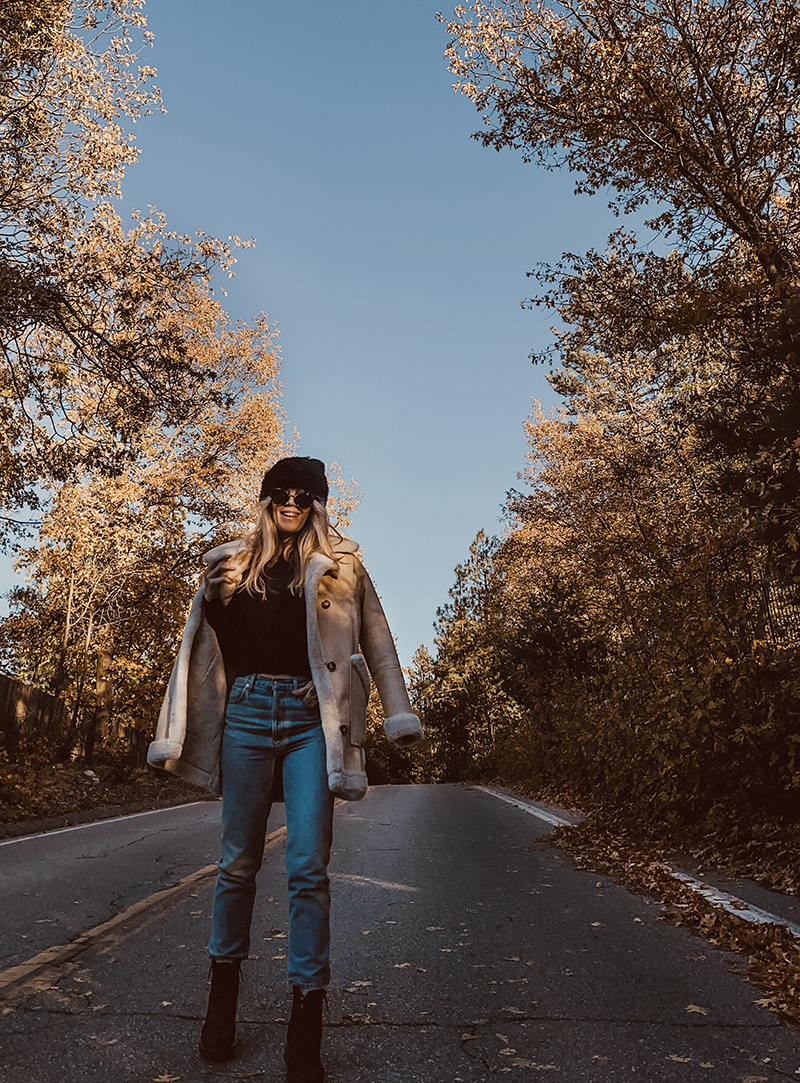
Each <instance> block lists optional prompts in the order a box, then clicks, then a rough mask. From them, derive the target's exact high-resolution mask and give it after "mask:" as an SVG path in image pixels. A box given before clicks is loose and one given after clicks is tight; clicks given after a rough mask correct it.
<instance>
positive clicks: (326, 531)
mask: <svg viewBox="0 0 800 1083" xmlns="http://www.w3.org/2000/svg"><path fill="white" fill-rule="evenodd" d="M258 507H259V513H258V519H257V521H256V524H255V526H254V527H253V529H252V530H251V531H250V533H249V534H248V535H247V537H246V541H245V548H244V550H243V557H244V563H245V572H244V576H243V578H242V582H241V583H240V584H239V587H238V588H237V589H238V590H246V591H247V592H248V594H255V595H258V596H259V597H261V598H266V596H267V594H268V590H267V582H266V576H265V575H264V572H268V571H269V569H270V568H272V567H274V566H275V564H277V562H278V561H279V560H280V558H281V557H284V559H285V560H286V562H287V563H288V565H289V566H290V568H291V569H292V571H293V573H294V574H293V575H292V578H291V581H290V583H289V590H290V591H291V592H292V594H297V595H301V594H302V593H303V588H304V584H305V578H306V569H307V568H308V562H309V560H310V559H311V555H312V554H313V553H317V552H320V553H324V554H325V556H326V557H330V558H331V560H334V561H336V557H335V556H334V552H333V546H332V545H331V539H333V540H334V541H341V540H342V536H341V534H340V533H339V531H338V530H337V529H336V528H335V527H334V526H332V525H331V523H330V520H329V519H328V513H327V511H326V510H325V505H324V504H323V503H322V501H321V500H316V499H315V500H314V503H313V504H312V505H311V514H310V515H309V517H308V519H306V522H305V525H304V526H303V529H302V530H301V531H300V532H299V533H298V534H291V535H288V536H287V537H285V538H281V535H280V533H279V531H278V528H277V526H276V525H275V520H274V519H273V517H272V510H271V509H272V500H271V499H270V498H269V497H266V498H265V499H264V500H259V502H258ZM337 564H338V561H337Z"/></svg>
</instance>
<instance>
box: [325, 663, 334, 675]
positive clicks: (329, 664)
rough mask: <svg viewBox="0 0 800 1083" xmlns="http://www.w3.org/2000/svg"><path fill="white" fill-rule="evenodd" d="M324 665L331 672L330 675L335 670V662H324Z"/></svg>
mask: <svg viewBox="0 0 800 1083" xmlns="http://www.w3.org/2000/svg"><path fill="white" fill-rule="evenodd" d="M325 665H326V666H327V668H328V669H329V670H330V671H331V673H333V671H334V670H335V669H336V663H335V662H326V663H325Z"/></svg>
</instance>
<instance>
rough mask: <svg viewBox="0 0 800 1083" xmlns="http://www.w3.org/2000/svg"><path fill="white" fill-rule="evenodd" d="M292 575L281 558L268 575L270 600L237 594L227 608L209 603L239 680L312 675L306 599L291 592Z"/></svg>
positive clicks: (229, 666) (208, 610) (224, 653)
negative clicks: (264, 675) (269, 675)
mask: <svg viewBox="0 0 800 1083" xmlns="http://www.w3.org/2000/svg"><path fill="white" fill-rule="evenodd" d="M292 574H293V572H292V569H291V567H290V566H289V564H288V563H287V562H286V561H285V560H284V559H283V558H281V559H280V560H279V561H278V562H277V564H275V565H274V566H273V567H272V568H270V569H269V571H268V573H267V574H266V575H265V577H264V578H265V580H266V584H267V596H266V598H262V597H261V596H260V595H258V594H250V593H249V592H248V591H246V590H237V591H236V593H235V594H234V595H233V597H232V598H231V600H230V601H229V602H228V604H227V605H223V604H222V602H220V601H214V602H209V601H208V600H206V601H205V602H204V603H203V609H204V612H205V615H206V619H207V620H208V623H209V624H210V625H211V627H212V628H213V629H214V632H215V633H216V636H217V642H218V643H219V647H220V650H221V651H222V657H223V658H224V660H225V666H226V668H227V669H228V670H229V671H232V674H233V676H234V677H246V676H247V675H248V674H250V673H272V674H275V675H278V674H286V675H288V676H292V677H310V676H311V669H310V667H309V664H308V640H307V638H306V605H305V598H304V597H303V596H302V595H300V596H299V597H298V596H297V595H295V594H291V593H290V591H289V583H290V581H291V578H292Z"/></svg>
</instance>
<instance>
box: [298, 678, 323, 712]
mask: <svg viewBox="0 0 800 1083" xmlns="http://www.w3.org/2000/svg"><path fill="white" fill-rule="evenodd" d="M297 694H298V696H299V697H300V699H301V700H302V701H303V703H305V705H306V707H318V706H319V698H318V696H317V690H316V688H315V687H314V682H313V681H309V682H308V684H304V685H303V687H302V688H298V689H297Z"/></svg>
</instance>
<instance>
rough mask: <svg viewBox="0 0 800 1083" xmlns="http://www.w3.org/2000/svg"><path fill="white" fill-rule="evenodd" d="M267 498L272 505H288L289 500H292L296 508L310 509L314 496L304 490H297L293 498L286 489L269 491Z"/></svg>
mask: <svg viewBox="0 0 800 1083" xmlns="http://www.w3.org/2000/svg"><path fill="white" fill-rule="evenodd" d="M269 498H270V500H271V501H272V503H273V504H288V503H289V500H290V499H291V500H294V503H295V506H296V507H298V508H310V507H311V505H312V504H313V503H314V496H313V495H312V494H311V493H307V492H306V491H305V489H298V490H297V491H296V492H295V494H294V496H292V494H291V493H290V492H289V490H288V489H270V491H269Z"/></svg>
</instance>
